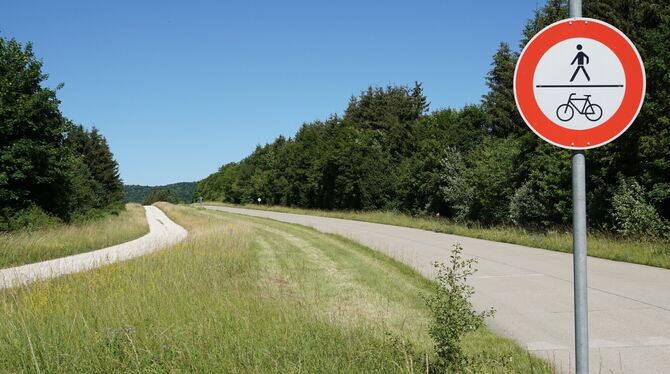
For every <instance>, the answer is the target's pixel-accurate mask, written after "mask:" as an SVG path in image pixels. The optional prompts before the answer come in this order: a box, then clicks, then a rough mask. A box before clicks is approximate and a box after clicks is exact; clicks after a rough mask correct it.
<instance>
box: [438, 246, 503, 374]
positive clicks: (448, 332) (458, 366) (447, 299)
mask: <svg viewBox="0 0 670 374" xmlns="http://www.w3.org/2000/svg"><path fill="white" fill-rule="evenodd" d="M462 252H463V248H462V247H461V246H460V244H455V245H454V247H453V250H452V251H451V261H450V263H449V265H445V264H443V263H440V262H434V263H433V265H434V266H435V268H436V269H437V277H436V284H435V293H434V294H432V295H430V296H428V297H426V298H425V300H426V304H427V305H428V308H429V309H430V311H431V313H432V316H433V320H432V322H431V325H430V330H429V334H430V336H431V337H432V338H433V341H434V347H435V353H436V355H437V358H438V362H437V363H436V364H435V365H434V367H437V368H439V369H442V370H444V371H449V372H461V371H463V370H464V368H465V367H467V365H468V361H469V360H468V357H467V355H466V354H465V352H464V351H463V348H462V346H461V340H462V339H463V336H464V335H465V334H466V333H468V332H471V331H474V330H476V329H478V328H480V327H482V326H483V325H484V320H485V319H486V318H488V317H492V316H493V315H494V313H495V310H494V309H493V308H491V309H489V310H486V311H484V312H481V313H477V312H475V311H474V310H473V308H472V303H471V302H470V298H471V297H472V295H473V294H474V293H475V291H474V288H473V287H472V286H470V285H468V284H467V283H466V282H467V279H468V277H469V276H470V275H472V274H474V273H475V272H476V271H477V270H476V269H475V267H474V266H475V265H476V263H477V260H476V259H467V260H466V259H463V257H462V255H461V253H462Z"/></svg>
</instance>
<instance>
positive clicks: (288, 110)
mask: <svg viewBox="0 0 670 374" xmlns="http://www.w3.org/2000/svg"><path fill="white" fill-rule="evenodd" d="M543 3H544V1H540V0H514V1H494V0H490V1H474V0H473V1H445V0H439V1H403V2H396V1H360V0H359V1H328V2H326V1H317V0H312V1H266V2H260V1H236V2H228V1H207V2H205V1H107V2H101V1H68V0H63V1H30V0H25V1H9V2H4V3H3V4H2V6H0V36H2V37H5V38H16V39H17V40H19V41H21V42H27V41H31V42H33V44H34V49H35V53H36V54H37V56H38V57H40V58H41V59H42V60H43V61H44V72H46V73H48V74H49V76H50V77H49V81H48V82H47V84H48V85H49V86H51V87H54V86H55V85H56V84H58V83H59V82H63V83H65V87H64V88H63V89H62V90H60V91H59V93H58V96H59V98H60V99H61V101H62V104H61V109H62V111H63V113H64V114H65V115H66V116H67V117H68V118H70V119H72V120H73V121H75V122H77V123H81V124H83V125H84V126H86V127H91V126H96V127H98V128H99V129H101V131H102V133H103V134H104V135H105V136H106V137H107V139H108V141H109V143H110V145H111V148H112V152H114V154H115V156H116V159H117V160H118V162H119V165H120V170H121V176H122V178H123V179H124V181H125V182H126V183H128V184H149V185H158V184H166V183H173V182H178V181H192V180H198V179H201V178H203V177H205V176H207V175H208V174H210V173H212V172H214V171H215V170H216V169H218V167H219V166H220V165H221V164H223V163H226V162H230V161H238V160H240V159H241V158H243V157H244V156H246V155H247V154H249V153H250V152H251V151H253V149H254V147H255V146H256V145H257V144H264V143H267V142H271V141H272V140H274V139H275V138H276V137H277V136H278V135H280V134H283V135H285V136H291V135H293V134H294V133H295V131H296V130H297V129H298V128H299V127H300V126H301V125H302V123H304V122H309V121H313V120H316V119H325V118H327V117H328V116H329V115H330V114H332V113H342V112H343V111H344V109H345V106H346V104H347V102H348V100H349V97H350V96H351V95H352V94H356V95H357V94H358V93H360V91H362V90H364V89H366V88H367V86H368V85H387V84H408V85H411V84H413V82H414V81H420V82H423V84H424V89H425V94H426V95H427V96H428V99H429V101H430V102H431V110H434V109H438V108H444V107H454V108H459V107H462V106H463V105H464V104H468V103H476V102H478V101H479V100H480V97H481V95H482V94H483V93H485V91H486V87H485V85H484V76H485V75H486V72H487V71H488V70H489V68H490V63H491V56H492V55H493V53H494V52H495V50H496V48H497V46H498V44H499V43H500V42H501V41H507V42H509V43H510V44H511V45H512V46H513V47H515V48H516V46H517V45H518V41H519V39H520V36H521V31H522V30H523V25H524V24H525V22H526V20H527V19H528V18H530V17H531V16H532V13H533V10H534V9H536V8H537V7H538V6H541V5H542V4H543Z"/></svg>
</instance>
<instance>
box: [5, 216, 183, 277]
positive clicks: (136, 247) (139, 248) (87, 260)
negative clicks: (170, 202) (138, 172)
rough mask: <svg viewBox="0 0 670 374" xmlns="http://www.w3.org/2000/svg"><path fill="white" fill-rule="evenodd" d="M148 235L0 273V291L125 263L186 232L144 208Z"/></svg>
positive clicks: (180, 237) (181, 236) (177, 238)
mask: <svg viewBox="0 0 670 374" xmlns="http://www.w3.org/2000/svg"><path fill="white" fill-rule="evenodd" d="M144 209H145V212H146V216H147V221H148V223H149V233H148V234H146V235H144V236H142V237H140V238H138V239H135V240H132V241H129V242H126V243H122V244H118V245H115V246H112V247H108V248H103V249H98V250H95V251H91V252H85V253H80V254H76V255H73V256H68V257H62V258H57V259H53V260H48V261H43V262H38V263H34V264H28V265H22V266H17V267H13V268H6V269H1V270H0V289H2V288H9V287H15V286H19V285H23V284H27V283H31V282H34V281H37V280H40V279H48V278H54V277H58V276H61V275H65V274H70V273H76V272H80V271H84V270H89V269H93V268H97V267H100V266H103V265H107V264H110V263H113V262H117V261H124V260H128V259H131V258H134V257H138V256H142V255H145V254H147V253H150V252H154V251H157V250H159V249H161V248H164V247H167V246H170V245H172V244H175V243H177V242H180V241H181V240H183V239H184V238H186V235H187V234H188V232H187V231H186V230H185V229H184V228H183V227H181V226H179V225H178V224H176V223H174V222H173V221H172V220H170V219H169V218H168V217H167V216H166V215H165V213H163V212H162V211H161V210H160V209H158V208H157V207H155V206H145V207H144Z"/></svg>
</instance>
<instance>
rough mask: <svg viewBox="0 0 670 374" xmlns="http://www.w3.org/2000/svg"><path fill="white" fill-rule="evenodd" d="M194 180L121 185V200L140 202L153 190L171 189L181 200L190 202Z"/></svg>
mask: <svg viewBox="0 0 670 374" xmlns="http://www.w3.org/2000/svg"><path fill="white" fill-rule="evenodd" d="M195 185H196V182H180V183H173V184H167V185H165V186H140V185H136V184H130V185H124V186H123V201H125V202H127V203H140V204H142V203H143V202H144V200H145V199H146V198H147V196H148V195H149V194H150V193H151V191H154V190H169V191H173V192H174V193H175V194H176V195H177V196H178V197H179V200H180V201H181V202H184V203H190V202H191V201H193V192H194V190H195Z"/></svg>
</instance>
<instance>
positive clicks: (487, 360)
mask: <svg viewBox="0 0 670 374" xmlns="http://www.w3.org/2000/svg"><path fill="white" fill-rule="evenodd" d="M160 207H161V209H163V210H164V211H165V212H166V213H167V214H168V216H170V217H171V218H172V219H173V220H175V221H176V222H177V223H179V224H181V225H183V226H185V227H186V228H187V229H188V230H189V232H190V233H189V236H188V238H187V239H186V240H185V241H184V242H182V243H180V244H178V245H176V246H174V247H173V248H171V249H168V250H164V251H160V252H156V253H153V254H150V255H147V256H144V257H141V258H137V259H134V260H131V261H127V262H123V263H116V264H113V265H110V266H105V267H103V268H100V269H97V270H94V271H90V272H85V273H81V274H74V275H70V276H66V277H63V278H59V279H56V280H53V281H50V282H40V283H36V284H32V285H30V286H26V287H21V288H17V289H11V290H6V291H3V292H0V313H2V314H3V318H2V319H0V367H1V368H4V370H6V371H9V372H16V371H21V372H23V371H32V372H37V371H41V372H86V373H95V372H129V371H131V372H139V371H141V372H263V373H265V372H276V373H278V372H281V373H285V372H310V373H312V372H314V373H316V372H319V373H320V372H413V371H417V372H418V371H421V372H425V367H424V365H425V358H426V357H430V355H431V353H430V351H431V349H430V348H431V341H430V338H429V336H428V333H427V327H428V315H429V313H428V310H427V308H426V307H425V305H424V303H423V301H422V299H421V296H420V295H421V294H422V293H425V292H430V290H431V283H429V282H428V281H427V280H426V279H425V278H423V277H421V276H420V275H418V274H417V273H416V272H414V271H413V270H412V269H410V268H409V267H407V266H405V265H402V264H400V263H398V262H396V261H394V260H392V259H390V258H388V257H386V256H383V255H381V254H379V253H377V252H374V251H372V250H369V249H367V248H365V247H362V246H360V245H358V244H356V243H354V242H351V241H349V240H346V239H343V238H340V237H337V236H333V235H327V234H323V233H319V232H318V231H315V230H312V229H309V228H305V227H302V226H297V225H290V224H286V223H281V222H276V221H271V220H263V219H260V218H252V217H241V216H237V215H229V214H225V213H222V212H214V211H205V210H197V209H194V208H191V207H186V206H175V205H169V204H160ZM464 345H465V346H466V348H467V350H468V352H469V353H470V354H472V355H474V356H475V357H477V358H478V366H477V368H476V369H475V370H474V371H473V372H477V373H480V372H484V373H486V372H488V373H518V372H538V373H542V372H550V368H549V367H548V365H547V364H546V363H545V362H544V361H541V360H539V359H537V358H534V357H532V356H530V355H529V354H528V353H527V352H525V351H523V350H522V349H520V348H519V347H518V346H517V345H515V344H514V343H513V342H511V341H509V340H506V339H503V338H500V337H498V336H495V335H493V334H492V333H490V332H489V331H488V330H486V329H480V330H477V331H476V332H473V333H471V334H470V335H468V336H467V338H466V340H465V341H464Z"/></svg>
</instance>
